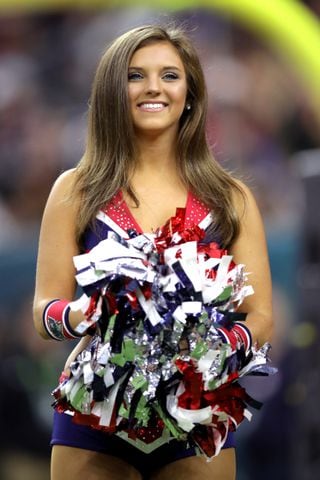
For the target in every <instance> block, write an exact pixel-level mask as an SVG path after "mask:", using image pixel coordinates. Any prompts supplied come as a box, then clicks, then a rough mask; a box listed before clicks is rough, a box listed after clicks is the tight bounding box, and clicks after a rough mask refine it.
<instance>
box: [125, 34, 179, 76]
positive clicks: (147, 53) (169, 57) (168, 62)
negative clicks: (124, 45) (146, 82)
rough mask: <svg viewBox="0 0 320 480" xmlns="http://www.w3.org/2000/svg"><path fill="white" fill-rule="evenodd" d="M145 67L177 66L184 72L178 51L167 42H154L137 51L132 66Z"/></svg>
mask: <svg viewBox="0 0 320 480" xmlns="http://www.w3.org/2000/svg"><path fill="white" fill-rule="evenodd" d="M144 65H145V66H147V65H159V66H162V67H163V66H176V67H177V68H179V69H181V70H184V65H183V62H182V60H181V57H180V55H179V53H178V50H177V49H176V48H175V47H174V46H173V45H172V44H171V43H170V42H166V41H162V42H160V41H159V42H154V43H151V44H150V45H145V46H143V47H141V48H139V49H138V50H136V51H135V53H134V54H133V55H132V58H131V61H130V66H137V67H143V66H144Z"/></svg>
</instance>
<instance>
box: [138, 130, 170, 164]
mask: <svg viewBox="0 0 320 480" xmlns="http://www.w3.org/2000/svg"><path fill="white" fill-rule="evenodd" d="M136 145H137V154H138V167H137V168H138V170H140V171H145V170H158V171H159V170H161V171H163V170H166V171H167V170H175V168H176V143H175V141H174V140H173V139H172V138H165V137H164V135H158V136H157V135H152V136H151V135H150V136H143V137H139V136H137V137H136Z"/></svg>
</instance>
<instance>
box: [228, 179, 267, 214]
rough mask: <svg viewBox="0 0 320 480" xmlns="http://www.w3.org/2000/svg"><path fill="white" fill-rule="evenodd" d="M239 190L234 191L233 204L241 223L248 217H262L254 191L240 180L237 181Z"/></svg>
mask: <svg viewBox="0 0 320 480" xmlns="http://www.w3.org/2000/svg"><path fill="white" fill-rule="evenodd" d="M235 183H236V185H237V188H234V189H233V193H232V202H233V205H234V208H235V209H236V211H237V214H238V216H239V219H240V222H241V220H245V219H246V218H248V217H251V216H252V215H254V216H260V212H259V208H258V205H257V202H256V199H255V196H254V194H253V192H252V190H251V189H250V188H249V187H248V185H246V184H245V183H244V182H242V181H241V180H239V179H235Z"/></svg>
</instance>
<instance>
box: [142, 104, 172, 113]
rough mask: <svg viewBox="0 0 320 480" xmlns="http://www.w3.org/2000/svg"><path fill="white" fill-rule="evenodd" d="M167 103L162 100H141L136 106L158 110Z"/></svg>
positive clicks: (148, 109)
mask: <svg viewBox="0 0 320 480" xmlns="http://www.w3.org/2000/svg"><path fill="white" fill-rule="evenodd" d="M167 106H168V104H167V103H164V102H141V103H138V108H139V109H140V110H144V111H152V112H153V111H160V110H163V109H164V108H165V107H167Z"/></svg>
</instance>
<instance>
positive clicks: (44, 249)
mask: <svg viewBox="0 0 320 480" xmlns="http://www.w3.org/2000/svg"><path fill="white" fill-rule="evenodd" d="M73 179H74V171H73V170H69V171H66V172H64V173H63V174H62V175H61V176H60V177H59V178H58V179H57V181H56V182H55V184H54V186H53V188H52V190H51V193H50V195H49V198H48V201H47V204H46V207H45V210H44V214H43V219H42V224H41V231H40V238H39V250H38V260H37V272H36V287H35V296H34V306H33V312H34V324H35V327H36V330H37V331H38V333H39V334H40V335H41V336H42V337H43V338H48V335H47V333H46V331H45V329H44V327H43V323H42V314H43V310H44V308H45V306H46V305H47V304H48V302H50V301H51V300H53V299H66V300H70V301H71V300H73V298H74V294H75V289H76V283H75V269H74V266H73V260H72V258H73V256H74V255H77V254H78V253H79V251H78V247H77V244H76V239H75V226H76V215H77V203H76V202H73V203H71V202H70V201H67V198H68V197H69V194H70V191H71V189H72V185H73ZM80 320H81V314H80V312H75V313H74V312H71V316H70V324H71V325H72V326H73V327H74V326H76V325H77V323H79V321H80Z"/></svg>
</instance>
